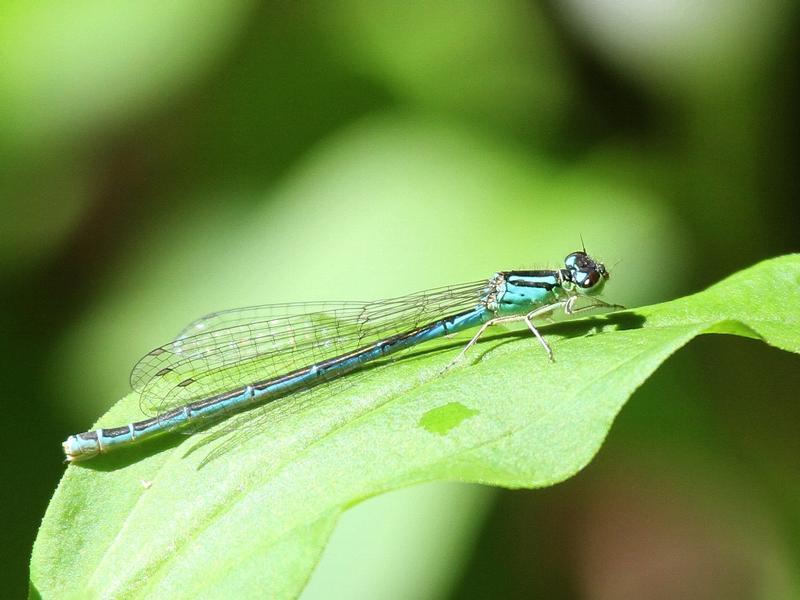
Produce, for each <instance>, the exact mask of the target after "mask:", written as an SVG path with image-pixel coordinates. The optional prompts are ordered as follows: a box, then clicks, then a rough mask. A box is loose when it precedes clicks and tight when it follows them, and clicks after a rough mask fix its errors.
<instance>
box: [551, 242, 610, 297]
mask: <svg viewBox="0 0 800 600" xmlns="http://www.w3.org/2000/svg"><path fill="white" fill-rule="evenodd" d="M564 266H566V267H567V268H566V270H565V271H562V273H563V274H564V278H565V279H566V280H567V281H570V282H571V283H573V284H574V285H575V289H576V290H578V291H581V292H583V293H584V294H596V293H598V292H599V291H600V290H601V289H602V288H603V284H604V283H605V282H606V280H607V279H608V278H609V273H608V271H607V270H606V267H605V265H604V264H603V263H601V262H597V261H596V260H594V259H593V258H592V257H591V256H589V255H588V254H586V252H583V251H578V252H573V253H572V254H569V255H568V256H567V257H566V258H565V259H564Z"/></svg>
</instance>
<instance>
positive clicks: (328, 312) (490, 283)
mask: <svg viewBox="0 0 800 600" xmlns="http://www.w3.org/2000/svg"><path fill="white" fill-rule="evenodd" d="M608 277H609V274H608V271H607V270H606V268H605V266H604V265H603V264H602V263H600V262H597V261H595V260H594V259H592V258H591V257H590V256H589V255H587V254H586V252H585V251H579V252H573V253H572V254H570V255H568V256H567V257H566V259H565V260H564V268H563V269H555V270H537V271H501V272H499V273H496V274H495V275H494V276H493V277H492V278H491V279H489V280H483V281H478V282H474V283H467V284H462V285H456V286H450V287H444V288H439V289H434V290H429V291H425V292H419V293H416V294H411V295H409V296H403V297H400V298H394V299H390V300H379V301H375V302H343V303H311V304H309V303H306V304H273V305H264V306H253V307H247V308H237V309H233V310H226V311H222V312H216V313H211V314H209V315H206V316H205V317H202V318H201V319H199V320H197V321H195V322H193V323H191V324H190V325H189V326H188V327H187V328H186V329H184V330H183V331H182V332H181V333H180V335H179V336H178V337H177V339H175V340H174V341H171V342H169V343H167V344H165V345H163V346H159V347H158V348H156V349H154V350H152V351H150V352H148V353H147V354H146V355H145V356H144V357H143V358H142V359H141V360H140V361H139V362H138V363H136V365H135V366H134V368H133V371H132V373H131V380H130V382H131V387H132V388H133V389H134V390H136V391H138V392H139V394H140V404H141V406H142V408H143V409H144V410H145V411H146V412H148V413H149V414H152V415H154V416H152V417H151V418H148V419H145V420H143V421H137V422H135V423H130V424H128V425H123V426H121V427H111V428H104V429H96V430H93V431H86V432H83V433H78V434H75V435H71V436H69V437H68V438H67V440H66V441H65V442H64V443H63V446H64V453H65V454H66V457H67V460H68V461H79V460H84V459H87V458H91V457H93V456H96V455H98V454H102V453H105V452H109V451H110V450H113V449H114V448H118V447H122V446H127V445H130V444H133V443H137V442H140V441H142V440H145V439H147V438H150V437H153V436H156V435H159V434H162V433H165V432H168V431H173V430H177V429H186V428H187V427H188V426H190V425H195V426H196V425H199V424H200V423H202V422H205V423H208V422H209V421H208V420H209V419H211V418H220V417H224V416H227V415H229V414H231V413H234V412H235V413H238V412H241V411H245V410H248V409H251V408H254V407H256V406H262V405H264V404H267V403H271V402H272V401H274V400H277V399H279V398H284V397H287V396H290V395H295V394H300V393H304V391H305V390H311V389H312V388H313V389H319V388H320V387H321V386H323V385H324V384H327V383H330V382H332V381H334V380H338V379H339V378H341V377H343V376H345V375H347V374H348V373H351V372H352V371H355V370H357V369H359V368H360V367H362V366H364V365H365V364H367V363H371V362H373V361H376V360H378V359H380V358H383V357H386V356H389V355H392V354H395V353H398V352H400V351H402V350H405V349H409V348H411V347H414V346H417V345H418V344H421V343H423V342H427V341H430V340H434V339H436V338H440V337H442V336H445V335H450V334H454V333H458V332H460V331H463V330H465V329H469V328H475V327H478V328H479V329H478V331H477V333H476V334H475V335H474V336H473V337H472V339H471V340H470V341H469V343H468V344H467V345H466V346H465V347H464V349H463V350H462V351H461V353H460V354H459V356H458V358H457V359H456V360H459V359H461V358H462V357H463V356H464V355H465V354H466V352H467V351H468V350H469V349H470V348H471V347H472V346H473V345H474V344H475V343H476V342H477V341H478V339H479V338H480V337H481V335H482V334H483V333H484V332H485V331H486V330H487V329H488V328H489V327H491V326H492V325H496V324H499V323H509V322H514V321H520V322H523V323H524V324H525V325H526V326H527V327H528V329H529V330H530V331H531V333H533V335H534V336H536V339H537V340H539V342H540V343H541V345H542V346H543V347H544V349H545V350H546V352H547V354H548V356H549V357H550V359H551V360H552V358H553V353H552V350H551V349H550V345H549V344H548V343H547V341H546V340H545V339H544V338H543V337H542V335H541V334H540V333H539V330H538V329H537V328H536V326H535V325H534V320H535V319H537V318H542V317H545V316H549V315H552V314H554V313H555V311H556V310H561V311H563V313H564V314H566V315H572V314H575V313H576V312H579V311H582V310H587V309H590V308H597V307H609V308H618V306H617V305H613V304H607V303H606V302H603V301H602V300H600V299H598V298H597V297H596V295H597V294H598V293H599V292H600V290H601V289H602V288H603V284H604V283H605V281H606V280H607V279H608ZM582 298H584V299H588V304H586V305H583V306H578V305H577V302H578V300H579V299H582Z"/></svg>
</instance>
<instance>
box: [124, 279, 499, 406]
mask: <svg viewBox="0 0 800 600" xmlns="http://www.w3.org/2000/svg"><path fill="white" fill-rule="evenodd" d="M487 286H488V282H487V281H485V280H484V281H480V282H473V283H468V284H463V285H458V286H451V287H445V288H438V289H435V290H429V291H425V292H419V293H416V294H411V295H409V296H403V297H400V298H393V299H390V300H380V301H375V302H343V303H308V304H273V305H264V306H253V307H246V308H239V309H233V310H228V311H223V312H218V313H212V314H210V315H207V316H205V317H203V318H201V319H198V320H197V321H195V322H193V323H192V324H191V325H189V326H188V327H187V328H186V329H185V330H184V331H183V332H182V333H181V335H180V336H179V337H178V339H176V340H174V341H172V342H169V343H167V344H164V345H163V346H159V347H158V348H155V349H154V350H152V351H150V352H149V353H147V354H146V355H145V356H144V357H143V358H142V359H141V360H140V361H139V362H138V363H137V364H136V365H135V366H134V368H133V371H132V372H131V386H132V387H133V389H135V390H137V391H138V392H139V393H140V404H141V407H142V410H143V411H144V412H145V413H147V414H158V413H160V412H163V411H166V410H170V409H172V408H176V407H178V406H182V405H184V404H186V403H189V402H192V401H194V400H199V399H202V398H207V397H210V396H213V395H215V394H219V393H223V392H228V391H233V390H236V389H240V388H243V387H244V386H246V385H250V384H253V383H256V382H258V381H264V380H266V379H270V378H272V377H276V376H278V375H281V374H285V373H288V372H291V371H292V370H294V369H300V368H303V367H306V366H308V365H311V364H313V363H315V362H319V361H322V360H326V359H328V358H331V357H334V356H337V355H339V354H343V353H346V352H350V351H353V350H355V349H357V348H359V347H361V346H364V345H367V344H370V343H373V342H375V341H377V340H379V339H383V338H385V337H389V336H391V335H394V334H396V333H400V332H403V331H408V330H411V329H414V328H416V327H418V326H420V325H422V324H424V323H427V322H430V321H433V320H436V319H438V318H441V317H443V316H446V315H448V314H452V313H454V312H459V311H461V310H467V309H469V308H472V307H474V306H476V305H477V304H478V302H479V301H480V299H481V297H482V296H483V295H484V294H485V292H486V290H487Z"/></svg>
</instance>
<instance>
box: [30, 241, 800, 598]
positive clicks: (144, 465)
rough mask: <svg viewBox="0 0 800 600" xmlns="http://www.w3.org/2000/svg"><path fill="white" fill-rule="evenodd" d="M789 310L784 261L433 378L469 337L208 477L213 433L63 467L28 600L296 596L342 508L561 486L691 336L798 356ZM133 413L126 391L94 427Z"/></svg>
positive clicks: (482, 350) (488, 351)
mask: <svg viewBox="0 0 800 600" xmlns="http://www.w3.org/2000/svg"><path fill="white" fill-rule="evenodd" d="M799 300H800V255H791V256H784V257H780V258H776V259H772V260H768V261H765V262H763V263H760V264H759V265H756V266H754V267H752V268H750V269H747V270H744V271H741V272H739V273H737V274H735V275H733V276H732V277H730V278H728V279H726V280H725V281H723V282H721V283H719V284H717V285H715V286H713V287H711V288H709V289H708V290H706V291H704V292H701V293H698V294H695V295H692V296H688V297H685V298H681V299H678V300H674V301H672V302H667V303H664V304H658V305H654V306H649V307H645V308H640V309H635V310H628V311H622V312H618V313H613V314H609V315H604V316H600V317H592V318H586V319H580V320H575V321H569V322H565V323H559V324H555V325H551V326H548V327H544V328H543V332H544V333H545V335H547V337H548V339H549V340H550V341H551V343H552V346H553V350H554V353H555V357H556V362H555V363H552V364H551V363H549V362H548V360H547V358H546V356H545V353H544V352H543V351H542V350H541V348H540V347H539V346H538V345H537V343H536V341H535V340H533V339H532V338H531V336H530V335H529V334H525V333H524V332H515V333H512V334H509V333H505V334H500V335H494V336H492V337H490V338H488V339H487V340H485V341H482V342H481V343H480V344H479V345H478V346H477V347H476V348H475V351H474V352H472V354H471V355H470V362H469V364H465V365H463V366H458V367H456V368H454V369H452V370H450V371H448V372H447V373H446V374H445V375H441V376H440V375H439V373H440V370H441V367H442V365H443V364H446V363H447V361H449V360H450V359H451V358H452V357H453V356H454V355H455V353H456V352H458V351H459V350H460V348H461V347H462V345H463V340H447V341H445V342H443V343H442V344H440V346H439V347H438V348H435V350H436V351H431V350H430V349H425V350H424V351H421V352H420V353H418V354H416V355H412V356H408V357H407V358H405V359H403V360H400V361H398V362H396V363H394V364H392V365H387V366H385V367H378V368H376V369H373V370H371V371H370V372H369V374H368V375H366V376H363V377H361V378H360V379H359V380H358V385H354V386H352V387H348V388H346V389H345V390H343V391H341V392H340V393H338V394H335V395H333V396H331V397H327V398H322V399H320V400H319V401H318V402H317V403H315V404H314V405H311V406H307V407H304V408H302V409H301V410H298V411H295V412H292V414H286V415H284V416H283V417H282V418H280V419H276V421H275V424H274V427H272V428H271V429H270V430H269V431H263V432H258V433H257V434H256V435H254V436H252V437H251V438H250V439H247V440H246V441H243V442H242V444H241V445H239V446H237V447H236V448H235V449H233V450H231V451H229V452H227V453H226V454H224V455H223V456H222V457H221V458H219V459H216V460H213V461H211V462H209V463H206V464H204V465H203V466H202V467H201V466H200V465H201V464H202V463H203V458H204V457H205V456H206V454H207V453H208V452H209V451H211V450H213V449H214V447H215V446H216V445H218V444H220V443H223V442H224V441H225V440H224V438H222V439H210V440H209V438H208V437H206V438H203V437H202V436H200V437H197V436H195V437H186V436H180V435H173V436H165V437H163V438H161V439H159V440H157V441H154V442H153V443H148V444H142V445H140V446H139V447H137V448H134V449H132V450H130V451H128V452H120V453H119V454H117V455H114V454H112V455H108V456H104V457H101V458H98V459H95V460H93V461H89V462H87V463H85V464H80V465H75V466H70V467H68V468H67V472H66V474H65V475H64V478H63V479H62V481H61V484H60V485H59V487H58V489H57V490H56V493H55V496H54V497H53V500H52V501H51V503H50V506H49V508H48V511H47V514H46V516H45V519H44V522H43V524H42V527H41V529H40V531H39V536H38V538H37V541H36V544H35V546H34V551H33V558H32V564H31V577H32V590H33V593H40V594H42V595H43V596H46V597H53V596H58V597H64V596H78V595H81V596H84V595H89V596H103V597H135V596H141V595H145V594H150V595H155V596H158V597H171V598H182V597H195V596H198V595H201V596H203V597H209V596H211V597H218V596H222V595H233V596H234V597H236V596H238V595H241V594H243V593H247V594H248V595H253V594H255V593H259V594H264V595H268V596H270V597H293V596H296V595H297V594H298V593H299V592H300V590H301V589H302V587H303V585H304V584H305V582H306V580H307V579H308V577H309V574H310V573H311V570H312V569H313V567H314V565H315V564H316V562H317V560H318V558H319V555H320V553H321V551H322V548H323V546H324V545H325V542H326V540H327V539H328V536H329V535H330V532H331V530H332V528H333V527H334V524H335V522H336V520H337V518H338V516H339V515H340V514H341V512H342V511H343V510H345V509H347V508H348V507H349V506H352V505H353V504H355V503H357V502H359V501H361V500H363V499H365V498H368V497H370V496H373V495H376V494H380V493H383V492H386V491H389V490H393V489H396V488H399V487H403V486H408V485H412V484H415V483H419V482H423V481H430V480H435V479H448V480H461V481H472V482H480V483H485V484H490V485H500V486H506V487H539V486H546V485H552V484H554V483H556V482H559V481H562V480H564V479H565V478H567V477H569V476H570V475H573V474H574V473H576V472H577V471H578V470H580V469H581V468H583V467H584V466H585V465H586V464H587V463H588V462H589V461H590V460H591V458H592V457H593V456H594V455H595V453H596V452H597V451H598V448H599V447H600V445H601V444H602V442H603V439H604V438H605V436H606V434H607V433H608V430H609V428H610V426H611V423H612V422H613V419H614V417H615V416H616V414H617V413H618V412H619V410H620V408H621V407H622V405H623V404H624V402H625V401H626V400H627V399H628V398H629V397H630V395H631V394H632V393H633V391H634V390H635V389H636V388H637V387H638V386H639V385H641V384H642V382H643V381H645V380H646V379H647V377H649V376H650V374H651V373H652V372H653V371H654V370H655V369H656V368H657V367H658V366H659V365H660V364H661V363H662V362H664V360H665V359H666V358H667V357H668V356H669V355H670V354H672V353H673V352H674V351H675V350H677V349H678V348H680V347H681V346H683V345H684V344H686V343H687V342H688V341H689V340H691V339H692V338H693V337H695V336H697V335H699V334H702V333H728V334H733V335H739V336H745V337H750V338H754V339H761V340H763V341H765V342H767V343H768V344H771V345H773V346H776V347H778V348H782V349H784V350H788V351H791V352H800V317H798V310H797V308H798V306H800V302H798V301H799ZM709 366H713V357H709ZM140 416H141V415H140V413H139V410H138V402H137V398H136V397H135V395H130V396H128V397H126V398H124V399H123V400H122V401H121V402H119V403H118V404H117V405H116V406H114V408H113V409H112V410H111V411H109V413H108V414H107V415H105V416H104V417H103V418H102V419H101V420H100V423H99V425H100V426H109V425H119V424H121V423H126V422H129V421H132V420H135V419H137V418H140ZM223 426H224V424H223ZM198 444H199V445H198ZM195 450H199V451H195Z"/></svg>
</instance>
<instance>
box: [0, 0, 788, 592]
mask: <svg viewBox="0 0 800 600" xmlns="http://www.w3.org/2000/svg"><path fill="white" fill-rule="evenodd" d="M797 16H798V10H797V7H796V6H795V5H794V4H792V3H788V2H781V1H778V0H766V1H764V2H759V3H751V2H739V1H737V2H730V1H726V2H723V1H721V0H715V1H713V0H712V1H710V2H703V3H691V2H637V1H634V0H623V1H618V2H608V1H602V2H589V1H587V0H567V1H564V2H544V3H536V2H521V1H520V2H514V1H510V2H489V1H486V0H484V1H476V2H470V3H463V2H455V1H452V0H451V1H441V2H435V3H422V2H412V3H401V2H382V1H379V2H372V1H369V2H368V1H366V0H361V1H358V0H345V1H340V2H337V3H327V2H307V3H302V4H298V3H291V2H265V3H259V2H255V1H247V0H236V1H233V0H230V1H228V2H209V1H205V0H193V1H192V2H189V1H188V0H176V1H174V2H170V3H162V2H155V1H153V0H141V1H139V2H136V3H115V2H106V1H101V0H83V1H81V2H72V3H60V2H54V1H53V0H39V1H36V2H27V3H17V2H3V3H1V4H0V211H1V212H0V217H2V218H0V281H2V285H1V287H0V289H1V290H2V303H3V306H2V308H3V310H2V311H0V331H2V336H0V373H2V382H3V386H2V390H3V391H2V403H3V407H4V411H3V412H4V416H3V421H2V424H3V431H4V436H3V445H4V451H3V453H4V460H3V461H1V462H0V465H2V466H1V467H0V468H2V482H3V483H2V486H0V489H2V508H3V511H2V519H3V527H2V534H1V535H2V540H0V541H1V542H2V543H0V553H1V554H2V557H1V559H0V564H3V566H4V568H3V569H2V570H0V578H2V581H0V589H3V590H4V595H5V594H8V597H19V596H21V595H23V594H24V593H25V591H26V587H27V583H26V581H27V562H28V557H29V553H30V548H31V545H32V543H33V539H34V537H35V535H36V529H37V527H38V524H39V522H40V519H41V517H42V515H43V514H44V510H45V507H46V506H47V502H48V500H49V498H50V495H51V494H52V492H53V490H54V489H55V486H56V484H57V482H58V479H59V477H60V475H61V474H62V472H63V470H64V468H65V467H64V465H63V464H62V462H61V459H62V456H61V449H60V446H59V444H60V442H61V441H62V440H63V439H64V438H65V437H66V435H68V434H69V433H73V432H75V431H81V430H85V429H86V428H87V427H89V426H90V425H91V423H92V422H93V421H94V420H95V419H96V418H97V417H98V416H99V415H100V414H101V413H102V412H104V411H105V409H106V408H107V407H109V406H110V405H111V404H113V403H114V402H115V401H116V400H117V399H118V398H120V397H121V396H123V395H124V394H125V393H126V392H127V374H128V370H129V368H130V366H131V365H132V364H133V362H134V361H135V360H136V359H137V358H138V357H139V356H140V355H141V354H143V353H144V352H146V351H147V350H148V349H149V348H150V347H151V346H153V345H155V344H157V343H161V342H163V341H165V340H166V339H168V338H169V337H170V336H171V335H174V334H175V333H177V331H179V330H180V328H181V326H182V325H184V324H185V323H187V322H188V321H190V320H191V319H192V318H194V317H196V316H198V315H200V314H202V313H205V312H208V311H210V310H215V309H220V308H227V307H233V306H237V305H247V304H255V303H266V302H280V301H303V300H318V299H331V300H338V299H371V298H377V297H383V296H391V295H399V294H403V293H407V292H412V291H417V290H419V289H424V288H426V287H433V286H437V285H443V284H448V283H456V282H459V281H462V280H473V279H477V278H481V277H484V276H488V275H490V274H491V273H492V272H493V271H495V270H497V269H509V268H520V267H528V268H531V267H541V266H546V265H557V264H558V263H559V261H560V260H561V259H562V258H563V256H564V255H565V254H567V253H568V252H570V251H573V250H575V249H576V248H578V247H579V245H580V240H579V236H580V235H582V236H583V238H584V240H585V242H586V246H587V248H588V250H589V251H590V252H591V253H592V254H594V255H597V256H599V257H600V258H602V259H603V260H605V261H606V263H607V265H609V266H610V268H611V269H612V270H613V278H612V281H611V284H610V285H609V286H608V287H607V288H606V289H607V292H606V298H607V299H608V300H610V301H613V302H619V303H623V304H626V305H628V306H636V305H641V304H647V303H653V302H658V301H661V300H666V299H670V298H673V297H676V296H679V295H682V294H686V293H691V292H693V291H697V290H699V289H701V288H703V287H704V286H706V285H708V284H710V283H713V282H715V281H717V280H719V279H720V278H722V277H724V276H725V275H728V274H730V273H732V272H734V271H736V270H737V269H740V268H743V267H745V266H748V265H750V264H752V263H754V262H756V261H758V260H760V259H763V258H766V257H770V256H774V255H778V254H782V253H786V252H791V251H794V250H797V247H798V241H800V235H798V224H799V223H800V205H799V204H798V183H797V181H798V178H797V175H796V168H797V164H798V158H799V157H798V154H799V153H798V149H799V148H798V139H800V136H798V134H799V133H800V131H798V129H799V127H798V123H799V121H798V110H797V106H798V104H799V102H800V93H798V92H799V91H800V90H799V89H798V86H797V76H796V73H797V72H800V69H798V67H800V60H799V59H800V48H799V47H798V45H797V41H796V40H797V39H798V38H797V33H798V19H797ZM598 358H600V357H598ZM534 384H535V379H532V381H531V385H534ZM799 389H800V368H798V362H797V358H796V357H794V356H791V355H788V354H786V353H781V352H780V351H778V350H775V349H770V348H767V347H766V346H764V345H762V344H759V343H756V342H754V341H750V340H743V339H735V338H729V337H725V338H722V337H716V336H714V337H706V338H703V339H700V340H697V341H695V342H693V343H692V344H691V345H690V346H689V347H687V348H686V349H684V350H683V351H681V352H680V353H678V354H677V355H676V356H675V357H674V358H672V359H670V361H668V363H667V364H666V365H665V366H664V367H663V368H662V369H661V370H660V371H658V372H657V374H656V375H655V376H654V377H653V378H652V379H651V380H650V381H648V382H647V383H646V384H645V385H644V386H643V387H642V388H641V389H640V390H639V391H638V392H637V393H636V394H635V395H634V397H633V398H632V399H631V402H630V403H629V405H628V406H627V407H626V408H625V410H624V411H623V412H622V414H621V416H620V418H619V419H618V421H617V423H615V425H614V427H613V429H612V431H611V434H610V436H609V438H608V440H607V442H606V444H605V445H604V447H603V448H602V450H601V452H600V454H599V456H598V457H597V458H596V460H595V461H594V462H593V463H591V464H590V465H589V467H588V468H587V469H585V470H584V471H583V472H582V473H581V474H579V475H578V476H576V477H574V478H573V479H571V480H569V481H568V482H565V483H564V484H561V485H559V486H555V487H553V488H549V489H546V490H536V491H499V490H491V489H487V488H481V487H479V486H469V485H464V484H456V483H439V484H430V485H425V486H420V487H417V488H412V489H408V490H402V491H399V492H395V493H393V494H388V495H386V496H383V497H379V498H376V499H373V500H370V501H368V502H365V503H364V504H362V505H360V506H358V507H356V508H354V509H353V510H351V511H350V512H348V513H347V514H346V515H345V517H344V518H343V519H342V522H341V524H340V527H339V528H338V529H337V531H336V532H335V534H334V536H333V538H332V541H331V545H330V546H329V547H328V548H327V549H326V551H325V554H324V556H323V559H322V561H321V563H320V566H319V568H318V570H317V571H316V572H315V574H314V576H313V577H312V579H311V581H310V583H309V586H308V588H307V589H306V592H305V593H304V597H305V598H308V599H311V598H313V599H316V598H332V597H346V598H370V599H374V598H450V597H452V598H487V597H544V596H546V597H548V598H559V597H563V598H571V597H588V598H640V597H644V596H647V597H650V598H676V597H686V598H688V597H691V598H711V597H727V598H793V597H794V598H796V597H800V568H798V565H800V502H798V500H800V435H798V433H800V431H799V428H798V424H799V423H800V405H798V402H797V398H798V390H799ZM264 509H265V510H269V507H264ZM68 527H69V524H68V523H65V531H64V543H65V544H67V543H69V530H68Z"/></svg>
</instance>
